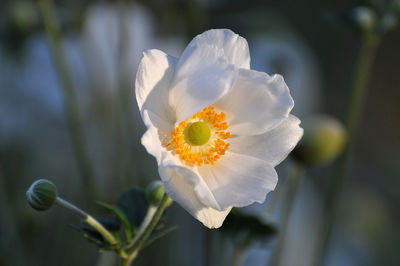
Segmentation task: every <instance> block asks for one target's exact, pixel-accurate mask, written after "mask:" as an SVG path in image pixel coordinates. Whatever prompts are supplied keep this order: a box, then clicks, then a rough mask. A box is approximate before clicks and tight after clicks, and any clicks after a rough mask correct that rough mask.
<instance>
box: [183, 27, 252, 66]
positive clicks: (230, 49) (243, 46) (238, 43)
mask: <svg viewBox="0 0 400 266" xmlns="http://www.w3.org/2000/svg"><path fill="white" fill-rule="evenodd" d="M199 46H214V47H217V48H220V49H222V50H223V55H224V57H225V58H226V60H228V62H229V63H230V64H232V65H235V67H237V68H246V69H250V52H249V45H248V44H247V41H246V39H245V38H243V37H241V36H239V35H238V34H236V33H234V32H233V31H231V30H229V29H212V30H208V31H205V32H203V33H202V34H199V35H197V36H196V37H195V38H194V39H193V40H192V41H191V42H190V44H189V45H188V47H199ZM189 51H190V50H189ZM189 51H188V52H189Z"/></svg>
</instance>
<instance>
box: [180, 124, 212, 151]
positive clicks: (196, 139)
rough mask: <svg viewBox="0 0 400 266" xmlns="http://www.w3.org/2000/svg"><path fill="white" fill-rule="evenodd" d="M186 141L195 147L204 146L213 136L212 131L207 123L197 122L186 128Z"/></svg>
mask: <svg viewBox="0 0 400 266" xmlns="http://www.w3.org/2000/svg"><path fill="white" fill-rule="evenodd" d="M184 133H185V140H187V141H188V142H189V143H191V144H192V145H195V146H199V145H204V144H206V143H207V142H208V140H209V139H210V136H211V130H210V127H209V126H208V124H207V123H205V122H202V121H197V122H194V123H192V124H190V125H189V126H187V127H186V128H185V131H184Z"/></svg>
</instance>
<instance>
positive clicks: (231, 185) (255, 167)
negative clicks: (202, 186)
mask: <svg viewBox="0 0 400 266" xmlns="http://www.w3.org/2000/svg"><path fill="white" fill-rule="evenodd" d="M199 173H200V174H201V176H202V178H203V179H204V181H205V182H206V183H207V185H208V187H209V188H210V190H211V192H212V193H213V194H214V197H215V199H216V200H217V202H218V204H219V205H220V207H221V209H224V208H227V207H229V206H233V207H244V206H247V205H250V204H252V203H253V202H259V203H262V202H263V201H264V200H265V196H266V195H267V193H268V192H270V191H272V190H274V189H275V186H276V183H277V181H278V177H277V174H276V172H275V169H274V168H273V167H272V166H271V165H269V164H268V163H267V162H265V161H263V160H260V159H257V158H254V157H251V156H247V155H242V154H236V153H232V152H227V153H226V154H225V155H224V156H222V157H221V158H220V159H219V160H218V161H217V163H216V164H215V165H204V166H202V167H200V168H199Z"/></svg>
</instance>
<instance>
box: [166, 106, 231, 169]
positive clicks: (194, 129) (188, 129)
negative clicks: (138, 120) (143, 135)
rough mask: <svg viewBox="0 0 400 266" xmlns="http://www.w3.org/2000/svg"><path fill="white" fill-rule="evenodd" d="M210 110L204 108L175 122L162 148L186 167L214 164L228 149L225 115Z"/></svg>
mask: <svg viewBox="0 0 400 266" xmlns="http://www.w3.org/2000/svg"><path fill="white" fill-rule="evenodd" d="M214 109H215V108H214V106H209V107H206V108H204V109H203V110H202V111H200V112H198V113H196V114H195V115H193V116H192V117H190V118H188V119H186V120H184V121H182V122H181V123H179V125H178V126H177V127H176V128H175V131H173V132H171V137H172V140H171V142H170V143H168V144H167V145H166V146H165V147H166V148H167V149H169V150H170V151H171V152H173V153H174V154H176V155H178V156H179V158H180V159H181V160H182V161H183V162H185V163H187V164H189V165H190V166H194V165H196V166H201V165H203V164H212V165H214V163H215V162H216V161H217V160H218V159H219V158H220V157H221V156H222V155H224V154H225V152H226V150H227V149H228V148H229V143H226V142H225V140H227V139H228V138H230V137H232V135H231V133H230V132H228V131H227V129H228V128H229V126H228V123H227V122H226V121H225V118H226V115H225V113H224V112H220V113H216V112H215V110H214Z"/></svg>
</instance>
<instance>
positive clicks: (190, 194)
mask: <svg viewBox="0 0 400 266" xmlns="http://www.w3.org/2000/svg"><path fill="white" fill-rule="evenodd" d="M159 171H160V176H168V178H164V180H165V181H164V188H165V191H166V192H167V194H168V195H169V196H170V197H171V198H172V199H174V200H175V201H176V202H178V203H179V204H180V205H181V206H182V207H183V208H184V209H185V210H186V211H188V212H189V213H190V214H191V215H193V216H194V217H195V218H196V219H197V220H199V221H200V222H202V223H203V224H204V225H205V226H207V227H208V228H218V227H220V226H221V225H222V223H223V222H224V220H225V217H226V216H227V215H228V213H229V212H230V210H231V208H228V209H226V210H224V211H217V210H215V209H212V208H210V207H207V206H205V205H204V204H203V203H202V202H201V201H200V200H199V199H198V198H197V196H196V193H195V192H194V190H193V187H192V186H191V185H189V184H188V183H186V181H185V180H184V179H183V178H182V176H181V175H180V172H179V171H178V169H176V168H160V169H159Z"/></svg>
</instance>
